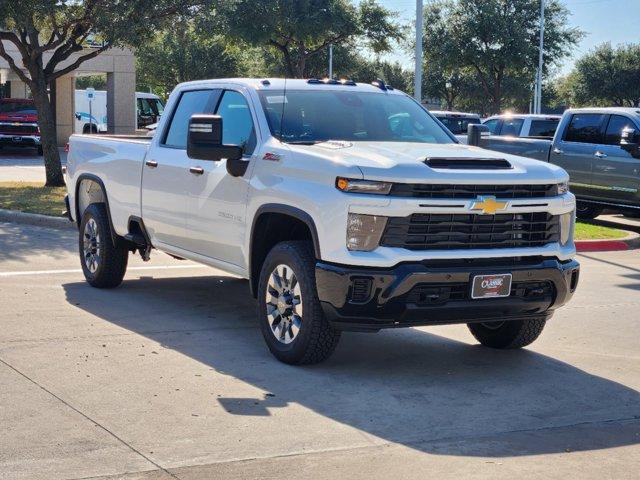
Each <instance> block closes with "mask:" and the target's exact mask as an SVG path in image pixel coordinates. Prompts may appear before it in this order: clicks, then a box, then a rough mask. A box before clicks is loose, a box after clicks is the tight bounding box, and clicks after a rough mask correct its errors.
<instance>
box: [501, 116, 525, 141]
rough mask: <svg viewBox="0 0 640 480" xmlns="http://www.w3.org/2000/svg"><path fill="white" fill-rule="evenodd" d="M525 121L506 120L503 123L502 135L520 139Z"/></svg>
mask: <svg viewBox="0 0 640 480" xmlns="http://www.w3.org/2000/svg"><path fill="white" fill-rule="evenodd" d="M523 123H524V120H523V119H522V118H505V119H504V120H503V121H502V128H501V129H500V135H505V136H509V137H519V136H520V131H521V130H522V124H523Z"/></svg>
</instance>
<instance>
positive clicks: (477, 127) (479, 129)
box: [467, 123, 489, 147]
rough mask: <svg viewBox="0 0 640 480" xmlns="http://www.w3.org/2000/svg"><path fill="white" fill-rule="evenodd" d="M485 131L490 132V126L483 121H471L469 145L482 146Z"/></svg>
mask: <svg viewBox="0 0 640 480" xmlns="http://www.w3.org/2000/svg"><path fill="white" fill-rule="evenodd" d="M483 133H487V134H488V133H489V127H487V126H486V125H482V124H481V123H470V124H469V126H468V127H467V145H473V146H474V147H479V146H480V139H481V138H482V134H483Z"/></svg>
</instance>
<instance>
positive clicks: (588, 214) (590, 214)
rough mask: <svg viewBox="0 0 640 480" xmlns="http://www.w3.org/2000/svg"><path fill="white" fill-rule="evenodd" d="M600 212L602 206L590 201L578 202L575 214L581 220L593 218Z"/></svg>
mask: <svg viewBox="0 0 640 480" xmlns="http://www.w3.org/2000/svg"><path fill="white" fill-rule="evenodd" d="M601 213H602V207H598V206H597V205H593V204H590V203H584V202H578V205H577V207H576V216H577V217H578V218H580V219H581V220H593V219H594V218H596V217H597V216H598V215H600V214H601Z"/></svg>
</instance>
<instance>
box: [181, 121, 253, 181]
mask: <svg viewBox="0 0 640 480" xmlns="http://www.w3.org/2000/svg"><path fill="white" fill-rule="evenodd" d="M187 156H188V157H189V158H193V159H196V160H212V161H214V162H219V161H220V160H226V161H227V172H229V175H232V176H234V177H240V176H242V175H244V173H245V172H246V171H247V167H248V166H249V162H247V161H245V160H242V147H239V146H238V145H224V144H223V143H222V117H221V116H220V115H206V114H199V115H193V116H192V117H191V119H190V120H189V134H188V136H187Z"/></svg>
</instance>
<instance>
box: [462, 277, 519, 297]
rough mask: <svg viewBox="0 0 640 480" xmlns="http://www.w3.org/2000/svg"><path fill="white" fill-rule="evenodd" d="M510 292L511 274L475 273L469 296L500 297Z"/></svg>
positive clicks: (506, 295)
mask: <svg viewBox="0 0 640 480" xmlns="http://www.w3.org/2000/svg"><path fill="white" fill-rule="evenodd" d="M510 294H511V274H510V273H502V274H499V275H476V276H475V277H473V281H472V284H471V298H473V299H478V298H501V297H508V296H509V295H510Z"/></svg>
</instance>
